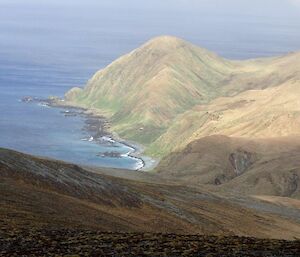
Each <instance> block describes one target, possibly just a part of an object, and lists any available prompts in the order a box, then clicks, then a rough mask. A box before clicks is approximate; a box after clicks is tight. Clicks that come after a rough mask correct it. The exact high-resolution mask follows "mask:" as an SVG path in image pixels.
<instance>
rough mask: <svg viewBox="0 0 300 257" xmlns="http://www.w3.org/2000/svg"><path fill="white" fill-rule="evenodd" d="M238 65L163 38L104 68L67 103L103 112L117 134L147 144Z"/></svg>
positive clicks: (212, 93)
mask: <svg viewBox="0 0 300 257" xmlns="http://www.w3.org/2000/svg"><path fill="white" fill-rule="evenodd" d="M234 67H235V64H232V63H231V62H229V61H226V60H223V59H221V58H219V57H218V56H217V55H215V54H213V53H211V52H209V51H207V50H204V49H202V48H199V47H196V46H194V45H192V44H190V43H188V42H185V41H183V40H181V39H178V38H175V37H170V36H162V37H158V38H154V39H152V40H150V41H149V42H147V43H146V44H144V45H142V46H141V47H140V48H138V49H136V50H134V51H132V52H131V53H129V54H127V55H124V56H122V57H121V58H119V59H117V60H116V61H114V62H113V63H111V64H110V65H108V66H107V67H106V68H105V69H103V70H100V71H99V72H97V73H96V74H95V75H94V76H93V77H92V78H91V79H90V80H89V82H88V83H87V85H86V86H85V88H84V89H83V90H82V89H78V88H75V89H72V90H71V91H69V92H68V93H67V94H66V100H67V101H69V102H73V103H75V104H76V105H81V106H84V107H88V108H96V109H98V110H101V111H104V112H105V113H106V114H109V116H110V117H111V121H112V124H113V127H112V129H113V130H114V131H116V132H118V133H119V134H120V135H121V136H123V137H126V138H129V139H134V140H136V141H138V142H142V143H146V144H147V143H150V142H152V141H153V140H154V139H156V138H157V137H158V136H159V135H161V134H162V133H163V132H164V130H165V129H166V128H167V127H168V126H169V125H170V123H171V121H172V120H173V119H174V118H175V117H176V116H177V115H178V114H180V113H183V112H184V111H186V110H188V109H190V108H191V107H193V106H194V105H195V104H198V103H202V102H207V100H208V99H212V98H214V97H216V96H217V95H218V94H219V88H220V86H221V84H222V81H223V80H224V79H225V78H226V77H228V76H229V75H230V74H231V73H232V71H233V69H234Z"/></svg>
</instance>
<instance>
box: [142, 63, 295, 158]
mask: <svg viewBox="0 0 300 257" xmlns="http://www.w3.org/2000/svg"><path fill="white" fill-rule="evenodd" d="M299 60H300V59H299ZM290 65H291V66H292V63H291V64H290ZM299 70H300V67H299ZM298 73H299V72H298ZM253 80H254V79H253ZM299 89H300V77H299V76H298V75H297V74H294V75H293V78H290V79H288V80H287V81H285V82H283V83H282V84H280V85H278V86H275V87H271V88H266V89H256V90H248V91H245V92H242V93H240V94H237V95H235V96H232V97H220V98H217V99H215V100H213V101H211V102H210V103H209V104H207V105H198V106H195V107H194V108H193V109H191V110H189V111H187V112H185V113H184V114H182V115H179V116H178V117H177V118H176V120H174V122H173V124H172V125H171V126H170V127H169V129H168V130H167V131H166V132H165V133H164V134H163V135H162V136H161V137H160V138H158V139H157V140H156V142H154V143H153V144H152V145H151V146H150V148H149V149H148V152H149V153H150V154H153V155H165V154H168V153H170V152H171V151H176V150H179V149H183V148H184V147H185V146H186V145H187V144H188V143H190V142H192V141H194V140H196V139H199V138H202V137H205V136H210V135H227V136H237V137H249V138H264V137H280V136H290V135H299V131H300V101H299V96H300V91H299ZM178 135H180V137H179V136H178Z"/></svg>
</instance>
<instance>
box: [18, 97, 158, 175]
mask: <svg viewBox="0 0 300 257" xmlns="http://www.w3.org/2000/svg"><path fill="white" fill-rule="evenodd" d="M22 101H23V102H26V103H29V102H37V103H39V104H41V105H45V106H49V107H53V108H60V109H62V111H61V113H62V114H63V115H65V116H66V117H68V116H83V117H84V122H85V125H84V126H83V128H82V129H83V130H84V131H86V132H88V134H89V135H90V136H89V138H85V139H82V140H84V141H90V142H92V141H94V142H96V143H99V144H101V143H102V144H105V143H106V144H113V143H114V142H116V143H119V144H122V145H124V146H126V147H128V148H129V149H130V151H129V152H127V153H123V154H116V152H106V153H102V155H101V156H111V157H113V156H115V155H117V157H129V158H131V159H135V160H136V163H137V166H136V167H135V168H134V169H133V170H136V171H141V172H146V171H151V170H153V169H154V168H155V167H156V166H157V164H158V162H159V160H158V159H153V158H151V157H149V156H144V155H143V152H144V150H145V147H144V146H143V145H141V144H138V143H137V142H134V141H129V140H126V139H123V138H121V137H119V135H118V134H117V133H116V132H113V131H110V125H109V121H108V118H106V117H105V114H103V113H102V112H101V110H97V109H88V108H85V107H82V106H80V105H77V104H75V103H71V102H67V101H65V100H64V99H60V98H58V97H49V98H48V99H40V98H37V97H30V96H27V97H24V98H23V99H22Z"/></svg>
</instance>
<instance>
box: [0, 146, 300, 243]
mask: <svg viewBox="0 0 300 257" xmlns="http://www.w3.org/2000/svg"><path fill="white" fill-rule="evenodd" d="M120 172H126V171H120ZM127 172H128V171H127ZM100 173H101V169H100V170H98V171H97V173H96V171H95V172H89V171H87V170H85V169H83V168H81V167H79V166H77V165H73V164H67V163H63V162H59V161H53V160H46V159H42V158H37V157H33V156H30V155H25V154H22V153H18V152H15V151H11V150H6V149H0V195H1V197H0V205H1V208H0V223H1V232H2V233H9V234H10V233H12V232H13V231H14V233H17V234H18V233H19V232H18V231H20V230H23V231H24V230H25V231H34V230H37V229H38V230H42V231H44V230H47V231H49V230H53V229H54V230H55V229H59V230H60V231H62V229H69V230H70V229H71V230H72V229H74V230H75V229H81V230H82V229H89V230H94V231H95V230H100V231H114V232H117V231H119V232H143V233H145V232H155V233H157V232H165V233H166V232H168V233H181V234H198V233H199V234H209V235H211V234H218V235H247V236H257V237H269V238H285V239H288V238H290V239H293V238H294V237H297V235H298V236H299V233H300V217H299V212H296V214H293V215H294V216H291V215H292V213H293V212H292V209H287V211H286V212H283V213H282V211H284V210H285V209H282V208H281V209H280V214H279V213H278V210H277V209H276V208H277V207H276V204H275V205H274V204H273V203H268V204H263V205H261V204H262V202H261V200H255V203H254V204H253V203H251V205H249V206H247V205H245V203H243V204H239V203H237V202H235V201H232V200H228V199H226V198H224V197H221V196H218V195H216V194H213V193H210V192H209V191H206V190H200V189H195V188H192V187H188V186H183V185H180V184H177V185H176V184H174V183H166V182H165V181H164V180H162V179H160V183H157V182H156V183H154V182H151V183H150V182H139V181H137V180H135V181H134V180H128V179H121V178H116V177H111V176H107V175H102V174H100ZM239 198H240V197H239ZM245 201H246V203H247V202H248V200H245ZM264 206H265V207H264ZM257 208H258V209H257ZM237 221H239V222H237Z"/></svg>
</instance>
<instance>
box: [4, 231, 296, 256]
mask: <svg viewBox="0 0 300 257" xmlns="http://www.w3.org/2000/svg"><path fill="white" fill-rule="evenodd" d="M0 255H1V256H115V257H117V256H124V257H125V256H151V257H154V256H172V257H176V256H211V257H250V256H252V257H262V256H266V257H267V256H270V257H271V256H272V257H299V256H300V241H284V240H271V239H257V238H247V237H237V236H232V237H217V236H201V235H176V234H152V233H110V232H99V231H88V230H71V229H60V230H50V229H45V230H37V231H9V232H8V233H7V232H5V233H0Z"/></svg>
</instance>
